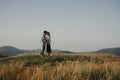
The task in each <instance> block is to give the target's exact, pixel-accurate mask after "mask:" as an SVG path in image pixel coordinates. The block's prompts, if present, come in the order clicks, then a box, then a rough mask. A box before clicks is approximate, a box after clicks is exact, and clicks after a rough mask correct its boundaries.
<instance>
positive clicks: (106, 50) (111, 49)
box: [94, 47, 120, 55]
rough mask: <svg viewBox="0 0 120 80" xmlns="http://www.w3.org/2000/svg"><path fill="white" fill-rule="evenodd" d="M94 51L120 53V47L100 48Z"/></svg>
mask: <svg viewBox="0 0 120 80" xmlns="http://www.w3.org/2000/svg"><path fill="white" fill-rule="evenodd" d="M94 53H111V54H117V55H120V47H118V48H106V49H100V50H98V51H94Z"/></svg>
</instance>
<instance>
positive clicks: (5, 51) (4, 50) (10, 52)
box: [0, 46, 24, 56]
mask: <svg viewBox="0 0 120 80" xmlns="http://www.w3.org/2000/svg"><path fill="white" fill-rule="evenodd" d="M23 52H24V51H22V50H20V49H17V48H15V47H12V46H4V47H0V55H1V56H14V55H17V54H21V53H23Z"/></svg>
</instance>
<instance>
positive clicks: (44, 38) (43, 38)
mask: <svg viewBox="0 0 120 80" xmlns="http://www.w3.org/2000/svg"><path fill="white" fill-rule="evenodd" d="M46 34H47V31H43V36H42V38H41V40H42V52H41V55H42V56H44V51H45V46H46Z"/></svg>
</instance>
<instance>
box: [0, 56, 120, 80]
mask: <svg viewBox="0 0 120 80" xmlns="http://www.w3.org/2000/svg"><path fill="white" fill-rule="evenodd" d="M73 55H74V54H72V56H73ZM32 56H33V55H32ZM37 56H39V55H37ZM55 56H57V55H55ZM65 56H71V55H66V54H65ZM77 56H87V57H92V58H93V57H94V58H97V59H98V58H99V59H98V62H95V61H94V60H95V59H91V61H89V62H86V61H80V60H73V61H71V60H66V61H61V62H59V61H58V62H57V63H56V65H54V66H53V65H51V62H45V63H43V64H38V65H34V64H33V65H29V66H25V64H26V63H27V62H30V61H14V60H13V61H12V62H10V63H9V64H5V63H0V80H120V61H118V60H120V58H119V57H117V56H113V55H111V57H110V58H109V56H110V55H108V54H107V55H106V54H77ZM62 57H64V56H62ZM101 57H103V58H101ZM16 58H17V57H16ZM40 58H41V57H40ZM45 58H46V57H45ZM51 58H52V57H51ZM53 58H54V57H53ZM41 59H44V58H41ZM103 59H104V60H105V61H104V62H103V63H99V60H103ZM112 59H117V60H116V61H115V60H112ZM31 61H32V60H31ZM52 63H55V62H54V61H53V62H52Z"/></svg>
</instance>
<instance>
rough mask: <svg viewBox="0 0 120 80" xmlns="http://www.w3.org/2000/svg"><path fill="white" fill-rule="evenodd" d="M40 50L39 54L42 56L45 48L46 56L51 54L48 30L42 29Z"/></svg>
mask: <svg viewBox="0 0 120 80" xmlns="http://www.w3.org/2000/svg"><path fill="white" fill-rule="evenodd" d="M41 40H42V52H41V55H42V56H44V52H45V49H47V53H48V56H52V54H51V45H50V42H51V37H50V32H48V31H43V36H42V39H41Z"/></svg>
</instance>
